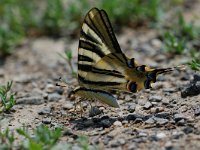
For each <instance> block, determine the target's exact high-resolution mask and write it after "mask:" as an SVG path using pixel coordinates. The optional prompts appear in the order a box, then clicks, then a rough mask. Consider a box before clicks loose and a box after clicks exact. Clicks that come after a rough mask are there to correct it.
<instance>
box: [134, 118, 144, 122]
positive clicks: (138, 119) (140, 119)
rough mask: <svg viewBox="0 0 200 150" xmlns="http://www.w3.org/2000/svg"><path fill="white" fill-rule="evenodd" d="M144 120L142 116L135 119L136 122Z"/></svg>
mask: <svg viewBox="0 0 200 150" xmlns="http://www.w3.org/2000/svg"><path fill="white" fill-rule="evenodd" d="M142 121H143V119H142V118H136V119H135V123H140V122H142Z"/></svg>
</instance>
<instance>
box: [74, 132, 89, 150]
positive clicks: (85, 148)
mask: <svg viewBox="0 0 200 150" xmlns="http://www.w3.org/2000/svg"><path fill="white" fill-rule="evenodd" d="M77 142H78V143H79V145H80V146H81V147H82V148H83V150H89V146H90V144H89V138H88V137H87V136H83V135H82V136H79V137H78V139H77Z"/></svg>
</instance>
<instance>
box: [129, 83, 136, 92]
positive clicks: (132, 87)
mask: <svg viewBox="0 0 200 150" xmlns="http://www.w3.org/2000/svg"><path fill="white" fill-rule="evenodd" d="M127 89H128V90H129V91H130V92H133V93H135V92H137V84H136V82H132V81H130V82H128V84H127Z"/></svg>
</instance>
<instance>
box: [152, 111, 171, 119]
mask: <svg viewBox="0 0 200 150" xmlns="http://www.w3.org/2000/svg"><path fill="white" fill-rule="evenodd" d="M169 116H170V113H169V112H160V113H157V114H155V117H158V118H169Z"/></svg>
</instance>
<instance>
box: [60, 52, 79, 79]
mask: <svg viewBox="0 0 200 150" xmlns="http://www.w3.org/2000/svg"><path fill="white" fill-rule="evenodd" d="M58 54H59V56H60V57H62V58H63V59H64V60H66V61H67V63H68V65H69V68H70V72H71V75H72V76H73V77H76V72H75V71H74V68H73V65H72V58H73V57H72V51H71V50H66V51H65V55H63V54H60V53H58Z"/></svg>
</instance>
